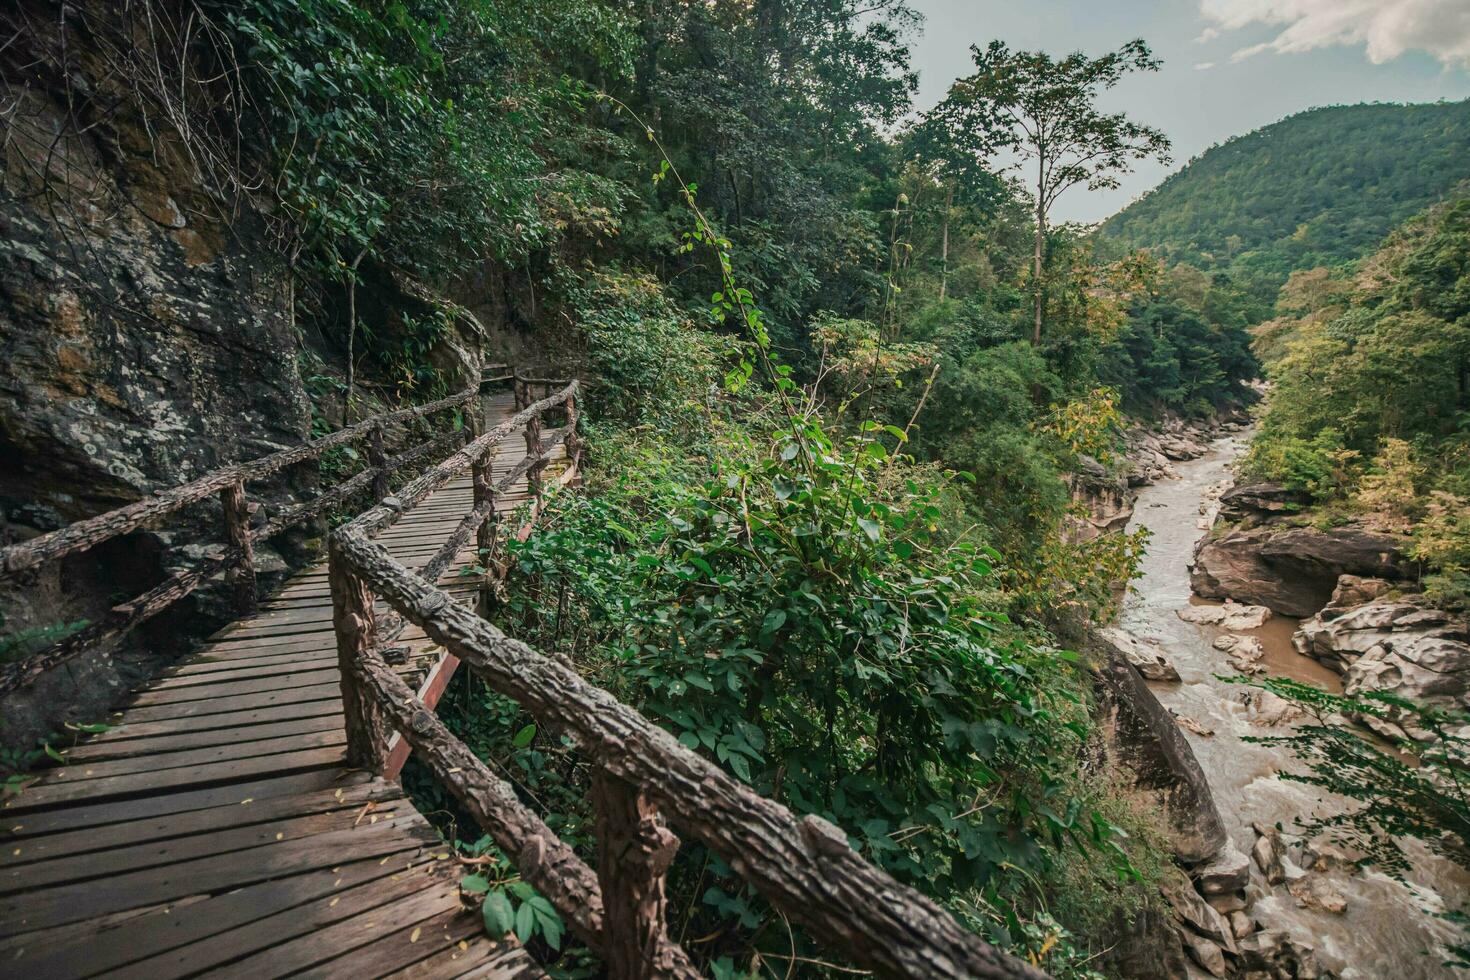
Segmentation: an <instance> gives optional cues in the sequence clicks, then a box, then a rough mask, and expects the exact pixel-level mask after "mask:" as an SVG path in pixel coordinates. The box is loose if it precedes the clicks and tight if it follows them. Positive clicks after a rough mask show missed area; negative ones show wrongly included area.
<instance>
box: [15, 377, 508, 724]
mask: <svg viewBox="0 0 1470 980" xmlns="http://www.w3.org/2000/svg"><path fill="white" fill-rule="evenodd" d="M479 392H480V385H478V384H476V385H471V386H470V387H468V388H466V389H465V390H464V391H461V392H459V393H458V394H456V395H450V396H449V397H447V398H441V399H438V400H437V401H433V402H429V403H427V404H424V405H417V406H412V407H409V408H402V409H397V410H395V411H392V412H383V413H381V414H379V415H375V416H372V417H371V418H367V419H364V420H362V421H361V422H357V423H355V424H353V425H350V426H347V427H346V428H344V429H339V430H338V431H336V432H333V433H331V434H330V435H327V436H323V437H321V438H319V439H313V440H311V441H309V442H306V443H303V444H302V445H300V446H296V447H293V448H291V449H285V450H281V451H280V452H276V453H272V454H270V455H268V456H262V457H260V458H258V459H255V460H251V461H249V462H245V463H236V464H232V465H230V466H225V467H221V468H220V469H217V470H214V471H212V472H210V473H207V474H205V475H204V476H202V477H200V478H198V479H197V480H193V481H191V482H189V483H186V484H183V485H182V486H178V487H172V488H170V489H168V490H163V491H159V492H158V493H156V494H155V495H154V496H152V497H150V498H148V499H146V500H140V501H137V502H136V503H132V504H128V505H126V506H124V507H119V508H116V509H114V510H110V511H107V512H106V513H103V514H98V515H97V516H95V517H89V518H86V519H85V520H81V521H77V522H75V523H73V524H69V525H67V526H66V527H64V528H60V529H59V530H56V531H52V532H50V533H48V534H43V535H40V536H39V537H36V538H32V539H31V540H29V541H24V542H20V543H18V544H13V545H10V546H8V547H5V548H0V581H3V580H4V579H5V578H7V577H9V576H13V575H15V574H17V573H19V572H22V571H25V570H27V569H31V568H35V567H37V566H39V565H42V564H44V563H46V562H51V561H56V560H58V559H61V558H64V557H66V556H67V555H71V554H75V553H77V552H81V551H86V550H88V549H90V548H93V547H96V546H97V545H99V544H102V543H104V542H106V541H109V540H112V539H114V538H117V537H119V536H121V535H124V534H128V533H130V532H132V531H135V530H137V529H138V528H140V527H143V526H144V525H146V524H150V523H152V522H154V521H157V520H159V519H160V518H163V517H165V516H167V515H169V514H172V513H174V512H176V511H178V510H180V509H182V508H184V507H186V506H188V505H190V504H193V503H198V502H200V501H202V500H205V499H206V498H208V497H210V496H213V495H215V494H218V495H219V497H220V503H221V510H222V513H223V517H224V528H225V538H226V541H227V546H226V549H225V551H224V553H223V554H222V555H219V556H214V557H209V558H205V559H203V560H202V561H200V562H199V563H198V564H196V565H195V566H194V567H192V568H188V569H184V570H182V571H179V572H175V573H174V574H172V575H170V576H169V577H168V578H166V579H164V580H163V581H162V582H160V583H159V584H158V585H156V586H154V587H153V588H151V589H149V590H148V591H147V592H145V593H143V594H142V595H141V596H138V597H136V598H134V599H132V600H129V601H128V602H125V603H122V604H120V605H118V606H115V607H114V608H112V609H111V610H109V611H108V612H107V613H106V614H104V615H103V616H102V617H100V618H99V619H98V621H96V622H93V623H90V624H88V625H87V626H86V627H85V628H83V629H81V630H78V631H77V632H75V633H72V634H70V635H68V636H65V637H63V638H62V639H60V640H58V641H56V642H54V643H52V644H51V645H50V646H48V647H46V648H44V649H42V650H39V651H36V652H35V653H33V654H31V655H30V656H29V657H27V658H25V659H24V660H20V661H17V662H15V663H10V664H5V665H4V666H3V667H0V695H4V694H7V693H9V692H11V691H14V690H16V689H18V688H20V687H23V686H25V685H27V684H30V683H32V682H34V681H35V680H36V679H37V678H39V677H41V676H42V675H43V674H45V673H46V672H47V671H49V670H51V669H53V668H55V667H58V666H60V665H61V664H64V663H66V662H68V661H70V660H73V659H75V658H76V657H78V656H80V655H81V654H83V653H85V652H86V651H87V650H89V649H93V648H95V647H97V646H98V645H100V644H103V643H107V642H111V641H113V640H116V639H118V638H120V637H122V636H124V635H126V634H127V633H128V632H130V631H131V630H133V629H134V628H136V627H137V626H138V625H139V624H141V623H143V622H145V621H147V620H148V619H151V618H152V617H153V616H156V615H158V614H159V613H160V612H162V611H163V610H165V609H167V608H168V607H169V606H171V605H173V604H174V603H176V602H178V601H179V600H180V599H183V598H184V597H185V596H188V595H189V594H190V593H192V592H193V591H194V590H195V589H197V588H198V587H199V586H200V585H201V584H203V583H204V582H206V581H208V580H209V579H210V578H211V577H212V576H214V575H216V574H218V573H220V572H226V573H228V574H229V575H230V576H231V577H232V587H233V595H234V601H235V609H236V612H237V613H239V614H240V615H248V614H250V613H251V612H253V611H254V609H255V605H256V581H255V558H254V549H255V545H256V544H258V543H260V542H262V541H265V540H267V539H269V538H271V537H273V536H275V535H277V534H279V533H281V532H282V531H284V530H286V529H288V528H291V527H294V526H296V525H298V524H301V523H302V522H304V521H306V520H309V519H311V518H313V517H316V516H318V515H320V514H321V513H323V512H324V511H326V510H327V509H328V508H329V507H333V506H335V505H337V504H340V503H342V502H343V501H346V500H349V499H351V498H352V497H353V496H355V495H356V494H358V493H361V492H363V491H364V490H367V489H369V488H371V489H372V491H373V499H374V501H375V502H376V501H377V500H381V499H383V496H384V495H386V493H387V492H388V486H389V484H388V478H389V476H390V475H391V474H393V473H395V472H397V471H399V470H401V469H404V468H406V467H409V466H412V465H413V464H414V463H416V462H418V461H419V460H421V459H424V458H427V457H431V456H433V455H435V454H436V453H442V452H444V451H445V450H446V449H447V448H448V447H449V446H451V445H452V444H453V443H454V442H455V441H456V440H458V441H461V442H462V441H463V438H464V433H463V432H451V433H447V434H446V435H445V436H442V437H440V438H439V439H435V440H431V441H429V442H427V443H425V444H424V445H421V446H418V447H415V448H413V449H410V450H408V451H406V452H403V453H401V454H399V455H397V456H392V457H385V456H384V455H383V430H384V428H385V427H386V426H389V425H393V424H395V423H400V422H405V421H411V420H413V419H418V418H424V417H427V416H430V415H433V414H435V413H437V412H442V411H446V410H449V409H456V408H459V407H460V406H462V405H465V404H467V403H469V402H471V401H473V400H475V399H476V398H477V396H478V395H479ZM358 439H366V440H367V442H368V447H367V461H368V467H369V468H368V469H366V470H364V471H363V472H361V473H358V474H357V475H356V476H353V477H350V478H349V479H347V480H345V481H343V482H342V483H339V484H337V485H336V486H335V487H332V488H330V489H328V490H326V491H324V492H322V493H319V494H318V495H317V496H315V497H313V498H312V499H311V500H307V501H304V502H303V503H300V504H297V505H296V506H294V507H291V508H288V509H286V510H284V511H282V512H281V513H279V514H277V515H275V516H274V517H273V518H272V519H271V520H270V521H268V522H267V523H266V524H264V525H263V526H261V527H259V528H254V529H252V528H251V527H250V521H249V513H250V511H249V507H248V504H247V501H246V497H245V486H246V484H247V483H248V482H250V481H252V480H259V479H263V478H265V477H268V476H271V475H272V474H274V473H277V472H279V471H280V470H282V469H284V468H285V467H287V466H291V465H293V464H295V463H301V462H306V461H308V460H312V459H317V458H319V457H320V456H321V455H322V454H323V453H325V452H326V451H327V450H329V449H332V448H335V447H337V446H342V445H347V444H350V443H352V442H354V441H356V440H358Z"/></svg>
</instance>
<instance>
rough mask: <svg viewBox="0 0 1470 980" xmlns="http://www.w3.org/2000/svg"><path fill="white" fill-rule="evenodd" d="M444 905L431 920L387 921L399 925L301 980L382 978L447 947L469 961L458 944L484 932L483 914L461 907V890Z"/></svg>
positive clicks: (397, 906)
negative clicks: (481, 921)
mask: <svg viewBox="0 0 1470 980" xmlns="http://www.w3.org/2000/svg"><path fill="white" fill-rule="evenodd" d="M405 905H407V903H406V902H398V903H397V904H395V905H393V906H390V907H389V908H388V909H385V910H384V911H387V912H388V913H390V914H393V913H396V912H397V911H398V910H399V909H400V908H402V907H404V906H405ZM440 907H441V909H442V911H440V912H439V913H438V914H437V915H435V916H433V917H431V918H427V919H422V920H413V919H410V918H408V917H405V918H403V919H397V918H396V917H395V919H393V920H391V921H390V922H389V923H384V925H388V926H390V928H393V927H396V928H393V931H391V932H389V933H388V934H387V935H385V936H382V938H380V939H377V940H375V941H373V942H371V943H368V944H367V945H364V946H360V947H358V948H357V949H355V950H353V951H352V952H350V953H348V954H346V955H345V956H339V957H337V958H336V959H333V960H330V961H328V962H326V963H321V964H319V965H318V966H316V967H315V968H313V969H310V970H306V971H304V972H302V973H300V974H299V975H298V976H299V977H300V978H301V980H335V978H337V977H381V976H383V975H384V974H388V973H394V972H396V971H398V970H402V969H405V968H407V967H410V966H414V965H416V964H419V963H422V962H423V961H424V960H426V959H428V958H429V957H431V956H434V955H435V954H437V953H442V952H444V951H446V950H448V951H450V955H451V956H454V957H456V958H457V957H461V956H464V957H466V961H467V962H468V957H467V952H468V951H467V950H466V951H461V950H460V949H458V944H459V943H460V942H462V941H463V942H464V943H465V945H469V942H468V941H469V939H470V938H471V937H473V936H475V935H478V934H482V933H483V932H484V926H483V925H482V924H481V923H480V921H479V916H475V915H471V914H469V913H468V912H466V911H465V910H464V909H461V908H460V907H459V899H458V893H457V892H456V893H455V895H454V897H453V905H452V906H451V907H449V908H444V907H443V906H442V905H441V906H440ZM380 931H381V929H380Z"/></svg>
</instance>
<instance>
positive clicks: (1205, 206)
mask: <svg viewBox="0 0 1470 980" xmlns="http://www.w3.org/2000/svg"><path fill="white" fill-rule="evenodd" d="M1467 159H1470V102H1452V103H1438V104H1434V105H1354V106H1332V107H1327V108H1321V109H1311V110H1308V111H1307V112H1302V113H1298V114H1297V115H1294V116H1290V117H1288V118H1286V119H1283V120H1281V121H1280V122H1278V123H1274V124H1272V125H1270V126H1266V127H1264V128H1262V129H1258V130H1256V131H1255V132H1252V133H1247V134H1245V135H1243V136H1237V137H1235V138H1234V139H1231V140H1229V141H1228V142H1225V143H1223V144H1221V145H1219V146H1214V147H1211V148H1210V149H1209V150H1206V151H1205V152H1204V153H1202V154H1200V155H1199V156H1198V157H1196V158H1195V159H1193V160H1191V161H1190V162H1189V164H1188V165H1187V166H1185V167H1184V168H1183V169H1182V170H1180V171H1179V172H1178V173H1176V174H1174V175H1173V176H1171V177H1169V179H1167V180H1166V181H1164V182H1163V183H1162V184H1161V185H1159V187H1157V188H1155V189H1154V190H1152V191H1150V192H1149V193H1148V194H1146V195H1145V196H1144V197H1143V198H1142V199H1140V200H1139V201H1136V202H1135V203H1133V204H1132V205H1130V206H1129V207H1127V208H1125V209H1124V210H1123V211H1121V212H1119V213H1118V214H1116V215H1114V216H1113V217H1112V218H1109V219H1108V220H1107V221H1106V222H1104V223H1103V225H1102V227H1101V229H1100V232H1099V233H1100V235H1101V236H1102V238H1103V239H1104V240H1105V241H1107V242H1109V243H1115V244H1117V245H1121V246H1126V247H1131V248H1140V247H1141V248H1149V249H1151V250H1153V251H1155V252H1157V253H1158V254H1160V255H1163V256H1166V257H1167V258H1168V259H1169V260H1170V261H1174V262H1188V263H1190V264H1191V265H1194V266H1197V267H1199V268H1201V269H1205V270H1207V271H1210V272H1216V271H1225V272H1229V273H1230V274H1231V276H1232V277H1233V278H1234V279H1235V280H1236V281H1237V282H1238V283H1240V284H1241V285H1242V286H1243V287H1244V288H1245V289H1246V290H1247V291H1248V292H1249V294H1250V295H1251V297H1252V299H1253V300H1254V301H1255V302H1256V304H1257V306H1256V309H1257V310H1259V311H1261V312H1262V313H1263V314H1264V313H1265V311H1268V310H1269V308H1270V304H1271V302H1272V301H1273V300H1274V299H1275V292H1276V289H1277V288H1278V287H1280V286H1281V285H1282V284H1283V283H1284V282H1286V277H1287V275H1288V274H1289V273H1291V272H1292V270H1295V269H1309V268H1313V267H1315V266H1334V265H1338V264H1339V263H1342V262H1347V261H1350V260H1353V259H1357V258H1361V257H1362V256H1363V255H1365V254H1367V253H1368V252H1370V251H1372V250H1373V249H1374V248H1375V247H1376V246H1377V244H1378V242H1379V241H1380V240H1381V239H1382V238H1383V236H1384V235H1386V234H1388V232H1389V231H1390V230H1391V229H1393V228H1394V227H1396V226H1397V225H1398V224H1399V223H1401V222H1403V221H1404V220H1406V219H1407V218H1409V217H1410V216H1411V215H1413V214H1415V213H1416V212H1418V211H1420V210H1421V209H1423V208H1424V207H1426V206H1427V205H1429V204H1431V203H1433V202H1434V201H1436V200H1438V199H1439V198H1440V197H1441V196H1442V195H1443V194H1445V193H1446V192H1447V191H1448V190H1449V189H1450V188H1452V187H1453V186H1454V185H1455V184H1457V183H1458V182H1459V181H1461V180H1464V179H1465V178H1466V177H1467V176H1470V165H1467V163H1466V161H1467Z"/></svg>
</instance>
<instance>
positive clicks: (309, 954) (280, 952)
mask: <svg viewBox="0 0 1470 980" xmlns="http://www.w3.org/2000/svg"><path fill="white" fill-rule="evenodd" d="M450 905H452V906H453V907H455V908H456V909H457V908H458V905H459V885H458V884H457V883H456V882H450V881H442V880H440V881H435V882H434V883H433V884H432V885H431V886H430V887H428V888H420V889H419V890H418V891H417V892H415V893H414V894H412V895H409V896H408V897H407V898H404V899H401V900H399V901H397V902H393V903H392V904H390V905H386V906H383V907H381V908H377V909H374V910H372V911H370V912H366V913H363V914H361V915H356V916H353V917H352V918H351V919H348V920H346V921H345V922H339V923H337V924H336V925H332V926H328V927H327V928H325V929H321V930H318V931H317V932H315V933H312V934H311V935H308V936H302V937H300V938H297V939H293V940H290V941H288V942H284V943H281V944H280V945H278V946H272V947H271V948H269V949H264V950H261V951H260V952H258V953H256V954H255V955H253V956H248V957H245V958H244V959H241V960H236V961H235V962H234V963H231V964H229V965H228V966H225V967H223V968H221V969H220V970H219V971H218V972H216V973H215V974H213V976H214V978H215V980H229V978H232V977H238V978H241V980H255V978H257V977H279V976H286V975H298V974H300V973H301V971H304V970H308V969H310V968H311V967H314V966H317V965H318V964H320V963H322V962H323V961H325V960H330V959H332V958H333V957H336V956H340V955H341V954H342V953H345V952H348V951H350V950H354V949H357V948H359V947H361V946H365V945H367V944H369V943H372V942H373V941H374V940H376V939H379V938H381V937H383V935H384V933H385V932H387V931H388V930H389V929H391V928H393V927H395V926H403V927H405V928H406V930H407V931H406V932H404V933H403V941H404V943H405V944H407V940H408V936H409V935H410V934H411V933H412V930H413V928H414V927H415V926H416V925H418V924H419V923H422V922H424V921H425V920H427V919H431V918H433V917H434V916H435V915H436V914H438V913H440V912H442V911H443V909H444V908H445V907H446V906H450ZM414 945H417V944H414ZM417 952H419V953H420V954H421V955H420V956H419V957H418V958H419V959H422V958H423V956H427V955H429V954H430V953H432V952H434V950H433V949H430V948H429V947H428V946H427V945H425V946H423V947H420V948H419V949H418V950H417ZM332 975H334V976H339V977H340V976H376V974H372V973H366V974H353V973H347V972H343V971H341V970H335V971H334V972H333V974H332Z"/></svg>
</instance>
